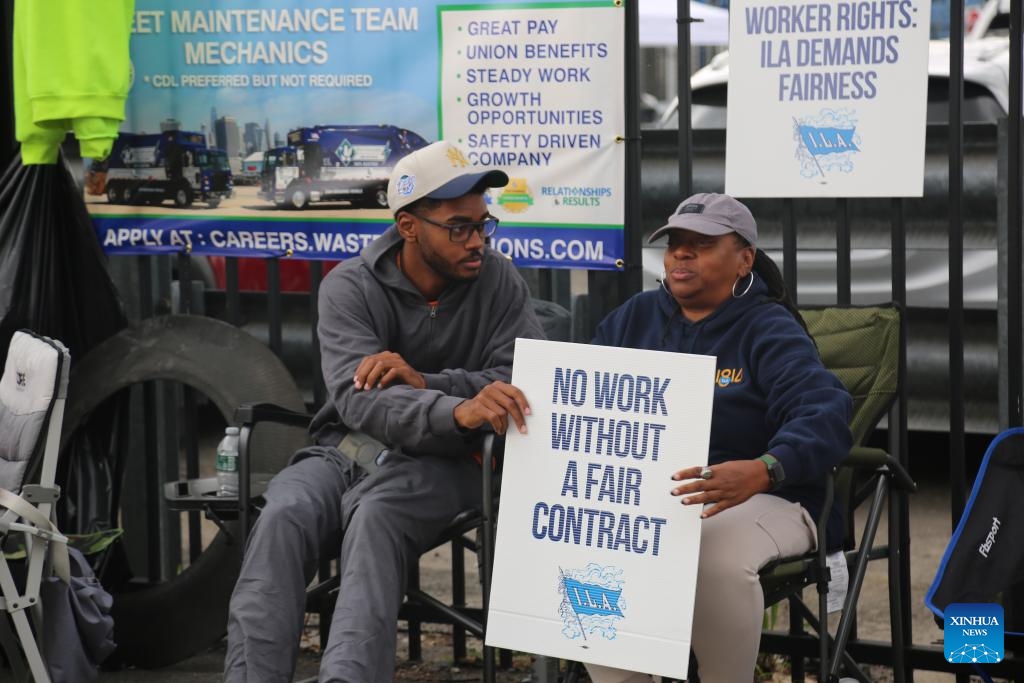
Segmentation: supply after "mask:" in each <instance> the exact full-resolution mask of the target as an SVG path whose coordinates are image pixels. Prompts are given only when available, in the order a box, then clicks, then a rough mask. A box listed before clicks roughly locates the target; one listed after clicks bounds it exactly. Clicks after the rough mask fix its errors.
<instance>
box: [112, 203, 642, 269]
mask: <svg viewBox="0 0 1024 683" xmlns="http://www.w3.org/2000/svg"><path fill="white" fill-rule="evenodd" d="M93 223H94V224H95V226H96V232H97V237H98V239H99V241H100V244H101V245H102V247H103V249H104V250H105V251H106V252H107V253H108V254H121V255H139V254H158V253H169V254H177V253H182V252H187V253H190V254H193V255H196V256H241V257H247V256H248V257H260V258H276V257H284V258H295V259H312V260H321V259H346V258H351V257H353V256H356V255H357V254H359V252H360V251H362V249H363V247H365V246H366V245H367V244H369V243H370V242H372V241H373V240H374V239H376V238H377V237H379V236H380V235H381V234H382V233H383V232H384V231H385V230H386V229H387V228H388V226H390V225H391V223H390V221H388V220H375V219H349V220H338V219H335V218H323V219H312V218H311V219H306V220H304V221H295V220H292V219H277V220H275V219H257V218H245V217H232V216H228V217H224V218H222V219H207V220H198V221H197V220H194V219H191V218H187V217H186V218H178V217H175V216H167V217H161V218H157V217H143V218H140V217H139V216H136V215H134V214H121V215H102V216H94V217H93ZM491 248H492V249H495V250H497V251H499V252H500V253H502V254H504V255H505V256H508V257H509V258H511V259H513V260H514V261H515V262H516V263H517V264H519V265H522V266H526V267H551V264H553V263H554V264H557V266H558V267H567V268H592V267H595V265H594V264H600V265H601V266H602V267H605V268H609V269H611V268H616V267H617V265H616V264H615V262H614V260H609V259H612V257H613V256H614V255H615V254H621V253H622V249H623V244H622V232H621V231H620V230H616V229H604V230H603V229H595V228H579V227H574V228H568V229H550V228H544V227H540V228H538V227H520V226H506V225H505V224H504V223H502V224H501V226H500V227H499V229H498V233H497V234H496V235H494V236H493V237H492V238H491Z"/></svg>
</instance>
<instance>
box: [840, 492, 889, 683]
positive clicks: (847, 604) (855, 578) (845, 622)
mask: <svg viewBox="0 0 1024 683" xmlns="http://www.w3.org/2000/svg"><path fill="white" fill-rule="evenodd" d="M888 483H889V482H888V480H887V479H886V478H885V477H884V476H880V477H879V478H878V482H877V483H876V484H875V493H874V495H873V498H872V500H871V508H870V510H869V511H868V519H867V522H866V524H865V526H864V534H863V535H862V537H861V542H860V545H859V546H857V547H858V548H859V549H860V550H859V552H858V553H857V562H856V564H855V565H854V570H853V575H852V576H851V577H850V588H849V591H848V592H847V593H846V600H845V601H844V603H843V614H842V616H841V617H840V619H839V626H838V627H837V628H836V638H835V649H834V650H832V652H833V653H834V654H833V656H832V661H831V662H830V666H829V671H828V678H829V680H831V679H834V678H836V677H837V676H838V674H839V667H840V665H841V661H840V653H842V654H843V655H845V654H846V643H847V640H848V639H849V636H850V629H851V628H852V627H853V616H854V614H855V610H856V609H857V600H858V598H859V597H860V589H861V586H862V585H863V584H864V574H865V572H866V571H867V567H868V559H869V556H870V554H871V546H872V545H873V544H874V542H875V531H877V530H878V522H879V521H880V519H881V516H882V504H883V503H884V502H885V493H886V489H887V487H888ZM825 627H826V628H827V624H826V625H825ZM826 633H827V631H826Z"/></svg>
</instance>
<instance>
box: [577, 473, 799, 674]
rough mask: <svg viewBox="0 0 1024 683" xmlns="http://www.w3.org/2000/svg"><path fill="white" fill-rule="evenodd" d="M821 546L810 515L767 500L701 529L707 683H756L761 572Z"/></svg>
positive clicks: (697, 645) (700, 611) (699, 646)
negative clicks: (774, 562)
mask: <svg viewBox="0 0 1024 683" xmlns="http://www.w3.org/2000/svg"><path fill="white" fill-rule="evenodd" d="M816 545H817V543H816V536H815V528H814V521H813V520H812V519H811V517H810V515H808V514H807V511H806V510H804V508H803V507H801V506H800V505H798V504H797V503H790V502H789V501H787V500H784V499H782V498H779V497H778V496H773V495H770V494H766V493H759V494H757V495H755V496H753V497H752V498H750V500H748V501H747V502H745V503H743V504H742V505H737V506H736V507H734V508H729V509H728V510H726V511H724V512H722V513H721V514H718V515H715V516H714V517H709V518H708V519H705V520H704V521H703V522H702V523H701V536H700V559H699V560H698V566H697V595H696V599H695V601H694V608H693V633H692V641H693V651H694V653H695V654H696V655H697V662H698V665H699V667H700V671H699V673H700V680H701V683H750V681H751V679H752V677H753V673H754V665H755V663H756V660H757V653H758V649H759V647H760V644H761V620H762V617H763V615H764V594H763V593H762V591H761V583H760V580H759V579H758V571H759V570H760V569H761V567H763V566H764V565H766V564H767V563H768V562H770V561H772V560H775V559H778V558H780V557H787V556H791V555H799V554H801V553H805V552H808V551H810V550H813V549H814V548H815V547H816ZM679 656H680V657H688V656H689V653H688V652H680V653H679ZM587 671H588V673H589V674H590V678H591V680H593V681H594V683H647V682H648V681H650V680H651V677H649V676H648V675H647V674H639V673H635V672H632V671H623V670H620V669H612V668H609V667H603V666H596V665H588V666H587ZM655 680H657V678H655Z"/></svg>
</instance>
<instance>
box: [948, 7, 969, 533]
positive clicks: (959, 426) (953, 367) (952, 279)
mask: <svg viewBox="0 0 1024 683" xmlns="http://www.w3.org/2000/svg"><path fill="white" fill-rule="evenodd" d="M963 102H964V0H950V2H949V464H950V469H949V475H950V476H949V479H950V493H951V501H950V503H951V504H950V514H951V516H952V526H953V528H956V525H957V523H958V522H959V521H960V515H961V513H962V512H963V509H964V503H965V502H966V500H967V472H966V463H965V449H966V444H965V441H964V429H965V425H964V422H965V420H964V402H963V395H964V394H963V389H964V263H963V257H964V220H963V204H964V128H963Z"/></svg>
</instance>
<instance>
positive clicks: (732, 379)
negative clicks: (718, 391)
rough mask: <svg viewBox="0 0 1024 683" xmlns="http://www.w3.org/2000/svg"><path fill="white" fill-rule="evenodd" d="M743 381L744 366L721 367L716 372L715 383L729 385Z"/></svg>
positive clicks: (723, 385) (721, 385)
mask: <svg viewBox="0 0 1024 683" xmlns="http://www.w3.org/2000/svg"><path fill="white" fill-rule="evenodd" d="M742 381H743V368H721V369H719V370H718V371H717V372H715V384H717V385H718V386H720V387H727V386H729V385H730V384H739V383H740V382H742Z"/></svg>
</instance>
